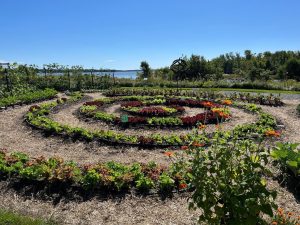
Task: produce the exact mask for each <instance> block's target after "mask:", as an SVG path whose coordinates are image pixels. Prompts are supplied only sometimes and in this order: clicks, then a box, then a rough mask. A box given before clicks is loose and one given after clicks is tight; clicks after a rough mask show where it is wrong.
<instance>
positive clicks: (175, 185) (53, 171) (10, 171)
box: [0, 134, 300, 194]
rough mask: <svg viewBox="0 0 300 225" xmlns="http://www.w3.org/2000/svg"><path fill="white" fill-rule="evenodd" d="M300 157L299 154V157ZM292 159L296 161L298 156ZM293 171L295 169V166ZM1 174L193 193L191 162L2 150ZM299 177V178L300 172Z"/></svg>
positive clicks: (86, 186)
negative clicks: (77, 158)
mask: <svg viewBox="0 0 300 225" xmlns="http://www.w3.org/2000/svg"><path fill="white" fill-rule="evenodd" d="M221 136H222V135H221ZM221 136H219V138H221ZM223 136H224V137H225V136H226V135H225V134H224V135H223ZM197 143H198V142H197ZM197 143H196V142H195V141H194V142H193V143H191V145H190V146H183V147H182V148H181V150H182V154H184V153H185V152H186V151H189V149H198V150H203V146H205V145H200V144H197ZM295 146H297V145H296V144H294V145H292V144H284V143H279V144H278V145H277V148H275V149H274V150H273V151H272V152H271V155H272V156H273V157H274V158H275V159H276V160H278V161H279V162H281V161H280V159H279V158H278V157H279V154H282V152H283V151H286V152H285V154H287V155H289V156H288V157H287V158H290V154H294V153H293V152H294V147H295ZM288 148H292V149H288ZM279 151H281V153H279ZM173 154H174V153H173V152H171V151H166V152H165V153H164V155H165V156H166V157H174V155H173ZM299 154H300V153H299V151H298V157H299ZM291 159H295V156H293V157H292V158H291ZM287 162H288V164H289V165H290V164H292V161H287ZM291 168H294V165H292V166H291ZM298 169H299V167H298ZM0 174H1V177H2V179H4V178H7V179H9V178H18V179H20V180H23V181H30V182H40V183H44V184H48V185H49V184H54V185H57V184H58V183H61V184H64V185H66V186H67V187H74V186H75V187H79V188H82V189H83V190H93V191H96V190H101V191H105V192H121V191H128V190H129V189H135V190H137V191H138V192H144V193H148V192H149V191H150V190H156V191H157V192H161V193H163V194H169V193H171V192H173V191H187V190H193V187H192V184H191V179H192V177H193V176H192V174H191V167H190V164H189V163H188V161H186V162H184V161H180V160H179V161H177V160H175V161H173V162H172V163H171V164H170V166H169V167H166V166H162V165H158V164H156V163H155V162H149V163H147V164H143V163H133V164H131V165H126V164H121V163H117V162H113V161H110V162H106V163H95V164H83V165H80V164H78V163H76V162H74V161H64V160H63V159H62V158H59V157H52V158H49V159H46V158H45V157H36V158H30V157H29V156H28V155H26V154H25V153H22V152H13V153H7V151H6V150H4V149H2V150H0ZM297 174H298V176H299V175H300V171H298V172H297Z"/></svg>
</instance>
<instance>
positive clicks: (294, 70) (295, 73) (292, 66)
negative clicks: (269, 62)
mask: <svg viewBox="0 0 300 225" xmlns="http://www.w3.org/2000/svg"><path fill="white" fill-rule="evenodd" d="M285 70H286V73H287V75H288V78H292V79H296V80H297V81H300V60H298V59H295V58H292V59H290V60H288V61H287V63H286V65H285Z"/></svg>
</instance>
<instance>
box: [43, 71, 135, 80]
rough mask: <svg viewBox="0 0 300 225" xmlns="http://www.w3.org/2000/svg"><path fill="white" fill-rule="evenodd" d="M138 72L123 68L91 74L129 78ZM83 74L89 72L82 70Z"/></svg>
mask: <svg viewBox="0 0 300 225" xmlns="http://www.w3.org/2000/svg"><path fill="white" fill-rule="evenodd" d="M138 72H140V70H124V71H115V72H98V71H94V72H93V74H94V75H96V76H104V75H110V76H113V75H114V76H115V77H118V78H129V79H135V78H136V77H137V74H138ZM38 74H39V75H41V76H42V75H44V72H42V71H40V72H39V73H38ZM52 74H53V75H57V76H60V75H63V73H62V72H55V73H52ZM83 74H91V72H90V71H84V72H83Z"/></svg>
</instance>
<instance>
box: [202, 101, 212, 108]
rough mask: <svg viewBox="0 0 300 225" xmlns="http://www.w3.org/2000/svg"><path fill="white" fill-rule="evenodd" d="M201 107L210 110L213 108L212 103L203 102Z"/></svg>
mask: <svg viewBox="0 0 300 225" xmlns="http://www.w3.org/2000/svg"><path fill="white" fill-rule="evenodd" d="M203 106H204V107H206V108H211V107H213V103H212V102H203Z"/></svg>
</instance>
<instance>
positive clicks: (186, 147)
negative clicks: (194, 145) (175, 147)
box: [181, 145, 189, 150]
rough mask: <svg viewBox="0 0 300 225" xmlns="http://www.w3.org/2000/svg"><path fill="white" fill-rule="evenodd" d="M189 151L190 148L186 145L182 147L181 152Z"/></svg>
mask: <svg viewBox="0 0 300 225" xmlns="http://www.w3.org/2000/svg"><path fill="white" fill-rule="evenodd" d="M188 149H189V147H188V146H186V145H183V146H181V150H188Z"/></svg>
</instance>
